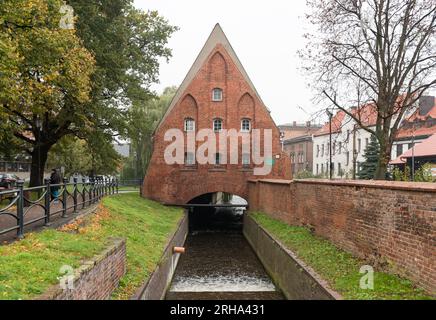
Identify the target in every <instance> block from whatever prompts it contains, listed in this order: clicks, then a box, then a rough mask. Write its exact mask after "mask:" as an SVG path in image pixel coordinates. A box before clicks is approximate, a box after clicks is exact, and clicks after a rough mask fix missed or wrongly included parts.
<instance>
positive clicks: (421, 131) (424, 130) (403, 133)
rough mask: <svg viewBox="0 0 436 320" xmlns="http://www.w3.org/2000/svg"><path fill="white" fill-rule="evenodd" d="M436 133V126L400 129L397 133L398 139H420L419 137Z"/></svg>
mask: <svg viewBox="0 0 436 320" xmlns="http://www.w3.org/2000/svg"><path fill="white" fill-rule="evenodd" d="M435 133H436V126H432V127H421V128H416V129H413V128H407V129H406V128H400V129H399V130H398V132H397V135H396V137H395V138H396V139H401V138H408V137H412V136H415V137H419V136H427V135H428V136H429V135H432V134H435Z"/></svg>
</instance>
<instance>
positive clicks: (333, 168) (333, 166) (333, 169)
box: [331, 162, 335, 174]
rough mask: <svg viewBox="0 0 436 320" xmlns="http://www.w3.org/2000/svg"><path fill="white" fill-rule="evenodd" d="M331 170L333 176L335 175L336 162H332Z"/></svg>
mask: <svg viewBox="0 0 436 320" xmlns="http://www.w3.org/2000/svg"><path fill="white" fill-rule="evenodd" d="M331 170H332V174H334V173H335V163H334V162H332V168H331Z"/></svg>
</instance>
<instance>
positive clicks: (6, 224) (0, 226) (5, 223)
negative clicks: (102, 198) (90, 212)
mask: <svg viewBox="0 0 436 320" xmlns="http://www.w3.org/2000/svg"><path fill="white" fill-rule="evenodd" d="M79 202H81V200H79ZM73 205H74V202H73V198H72V197H68V199H67V208H69V207H71V208H69V209H68V210H67V218H62V217H61V216H62V212H57V211H61V210H62V203H61V202H60V201H58V202H57V203H52V204H51V205H50V212H51V213H52V214H53V215H51V216H50V222H51V223H53V224H58V222H60V221H64V220H68V219H69V218H70V219H71V218H72V217H74V216H76V215H75V214H73V211H74V209H73V208H72V207H73ZM1 207H2V208H4V207H5V205H2V206H1ZM85 208H88V206H87V207H85ZM11 209H13V210H11V213H12V214H14V215H16V207H13V208H11ZM78 209H79V210H80V209H82V205H79V206H78ZM24 212H25V217H24V223H26V222H28V221H31V220H33V219H37V218H42V217H44V209H43V208H42V207H40V206H33V207H25V208H24ZM56 212H57V213H56ZM16 225H17V221H16V219H15V218H13V217H11V216H8V215H2V214H0V230H4V229H7V228H10V227H14V226H16ZM42 226H44V219H42V220H40V221H37V222H34V223H32V224H30V225H28V226H26V227H24V232H25V233H26V232H29V231H31V230H34V229H37V228H40V227H42ZM16 238H17V231H16V230H13V231H10V232H8V233H6V234H3V235H0V243H3V242H9V241H12V240H15V239H16Z"/></svg>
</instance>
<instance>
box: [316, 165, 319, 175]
mask: <svg viewBox="0 0 436 320" xmlns="http://www.w3.org/2000/svg"><path fill="white" fill-rule="evenodd" d="M316 174H319V164H318V163H317V164H316Z"/></svg>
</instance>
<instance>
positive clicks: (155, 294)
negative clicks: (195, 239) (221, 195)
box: [131, 214, 189, 300]
mask: <svg viewBox="0 0 436 320" xmlns="http://www.w3.org/2000/svg"><path fill="white" fill-rule="evenodd" d="M188 228H189V227H188V215H187V214H186V215H185V217H184V218H183V219H182V221H181V222H180V223H179V227H178V228H177V231H176V232H175V233H174V235H173V236H172V238H171V239H170V240H169V242H168V243H167V245H166V247H165V251H164V253H163V255H162V258H161V260H160V262H159V264H158V265H157V267H156V269H155V270H154V271H153V273H152V274H151V276H150V277H149V279H148V281H147V282H146V283H145V284H144V285H143V286H142V287H141V288H140V289H139V290H138V291H137V292H136V293H135V295H134V296H133V297H132V298H131V299H132V300H162V299H164V298H165V294H166V291H167V289H168V286H169V285H170V284H171V281H172V278H173V275H174V271H175V270H176V267H177V263H178V261H179V257H180V254H178V253H177V254H174V253H173V247H182V246H183V245H184V244H185V240H186V236H187V234H188Z"/></svg>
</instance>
